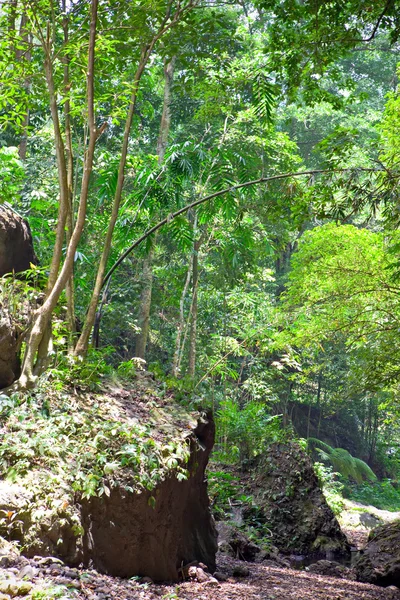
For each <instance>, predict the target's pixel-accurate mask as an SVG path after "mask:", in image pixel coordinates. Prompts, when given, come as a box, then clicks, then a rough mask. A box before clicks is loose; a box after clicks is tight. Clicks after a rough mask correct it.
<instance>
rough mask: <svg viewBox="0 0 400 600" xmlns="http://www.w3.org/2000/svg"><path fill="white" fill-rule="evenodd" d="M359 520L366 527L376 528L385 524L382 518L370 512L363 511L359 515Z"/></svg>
mask: <svg viewBox="0 0 400 600" xmlns="http://www.w3.org/2000/svg"><path fill="white" fill-rule="evenodd" d="M359 520H360V523H361V525H363V526H364V527H365V528H366V529H374V528H375V527H378V526H379V525H383V521H382V519H380V518H379V517H377V516H376V515H373V514H372V513H368V512H365V513H361V514H360V516H359Z"/></svg>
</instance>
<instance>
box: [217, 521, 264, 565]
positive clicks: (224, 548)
mask: <svg viewBox="0 0 400 600" xmlns="http://www.w3.org/2000/svg"><path fill="white" fill-rule="evenodd" d="M217 530H218V550H219V551H220V552H221V553H222V554H227V555H228V556H231V557H232V558H238V559H240V560H245V561H248V562H255V560H256V557H257V554H259V553H260V552H261V549H260V548H259V547H258V546H257V545H256V544H254V543H253V542H252V541H251V540H249V538H248V537H247V536H246V535H245V534H244V533H243V532H241V531H239V530H238V529H237V528H236V527H234V526H233V525H229V524H228V523H223V522H220V523H217Z"/></svg>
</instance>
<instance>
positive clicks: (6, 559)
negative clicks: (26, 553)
mask: <svg viewBox="0 0 400 600" xmlns="http://www.w3.org/2000/svg"><path fill="white" fill-rule="evenodd" d="M13 562H14V561H13V559H12V558H11V557H10V556H0V568H1V569H7V567H10V566H11V565H12V564H13Z"/></svg>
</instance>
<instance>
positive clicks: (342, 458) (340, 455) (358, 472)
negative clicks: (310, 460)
mask: <svg viewBox="0 0 400 600" xmlns="http://www.w3.org/2000/svg"><path fill="white" fill-rule="evenodd" d="M307 444H308V447H309V448H310V449H311V450H313V451H315V452H317V454H318V455H319V457H320V458H321V460H323V461H324V462H330V463H331V465H332V467H333V469H334V470H335V471H336V472H337V473H340V474H341V475H342V476H343V477H344V478H345V479H353V480H354V481H356V482H357V483H361V482H362V481H364V480H365V479H368V480H369V481H375V480H376V475H375V473H374V472H373V471H372V469H371V468H370V467H369V466H368V465H367V463H366V462H364V461H363V460H361V459H360V458H356V457H354V456H352V455H351V454H350V452H348V451H347V450H345V449H344V448H333V447H332V446H329V444H326V443H325V442H322V441H321V440H318V439H317V438H308V440H307Z"/></svg>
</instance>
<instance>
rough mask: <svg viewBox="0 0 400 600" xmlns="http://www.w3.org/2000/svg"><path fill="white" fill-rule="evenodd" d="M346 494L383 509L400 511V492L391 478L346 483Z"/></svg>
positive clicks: (350, 498)
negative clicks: (360, 482)
mask: <svg viewBox="0 0 400 600" xmlns="http://www.w3.org/2000/svg"><path fill="white" fill-rule="evenodd" d="M344 496H345V498H348V499H349V500H354V501H356V502H360V503H361V504H365V505H371V506H375V508H379V509H381V510H388V511H392V512H397V511H400V493H399V491H398V490H397V489H396V488H395V487H394V486H393V485H392V483H391V481H390V479H384V480H383V481H376V482H364V483H362V484H361V485H346V486H345V487H344Z"/></svg>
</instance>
